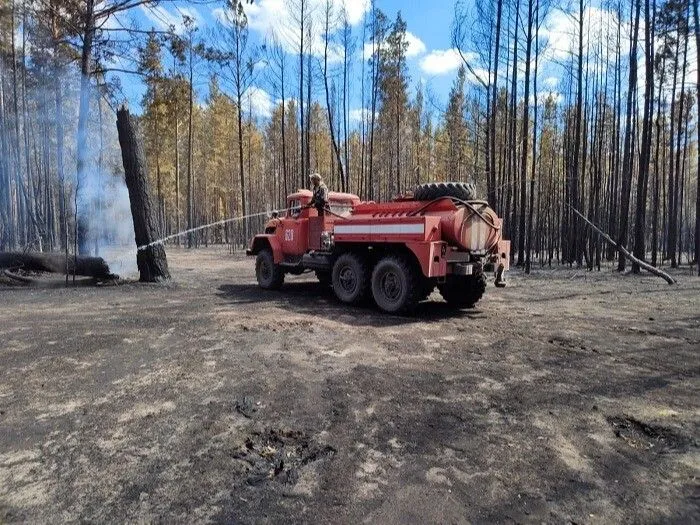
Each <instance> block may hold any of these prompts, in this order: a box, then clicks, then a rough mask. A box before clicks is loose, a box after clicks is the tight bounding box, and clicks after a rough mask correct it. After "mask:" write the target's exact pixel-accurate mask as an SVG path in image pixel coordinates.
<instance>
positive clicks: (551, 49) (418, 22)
mask: <svg viewBox="0 0 700 525" xmlns="http://www.w3.org/2000/svg"><path fill="white" fill-rule="evenodd" d="M330 1H331V3H332V4H333V7H334V9H335V12H336V13H340V12H342V11H343V10H344V12H345V13H347V18H348V21H349V23H350V24H351V26H352V32H353V38H356V39H357V41H358V43H357V46H356V50H355V54H354V60H353V64H352V67H353V68H354V71H353V72H352V73H351V77H350V78H351V79H352V82H351V86H350V89H351V99H350V108H349V109H350V115H351V120H353V117H355V119H354V121H355V122H357V121H358V120H359V119H358V118H357V117H359V115H360V114H361V111H362V103H361V100H360V80H359V77H360V67H361V59H362V56H363V50H362V49H360V43H359V41H360V40H361V36H362V23H363V18H364V15H365V13H367V12H368V10H369V8H370V3H369V2H370V0H330ZM464 1H465V2H467V4H466V5H467V12H469V10H470V9H471V10H472V12H473V6H470V4H469V3H468V2H471V1H472V0H464ZM306 2H307V4H310V5H311V9H312V13H313V14H311V15H309V17H308V18H309V19H311V20H312V21H314V22H313V23H314V24H315V25H316V27H318V30H317V31H316V32H317V36H316V37H315V39H314V40H313V46H312V54H313V55H314V56H315V57H316V59H318V60H320V59H321V58H322V51H323V43H324V40H323V39H322V37H321V33H322V20H323V7H324V6H325V2H326V0H306ZM294 4H295V0H255V2H254V4H252V5H251V4H247V3H244V9H245V11H246V13H247V15H248V19H249V27H250V35H251V43H252V44H260V43H262V42H263V41H264V40H265V39H266V38H269V37H270V36H271V35H272V34H273V33H275V34H277V35H278V36H279V38H280V39H281V41H282V42H283V46H284V47H286V49H287V50H288V51H289V53H290V55H289V62H288V71H289V75H288V86H289V91H290V92H291V93H289V94H292V96H293V93H294V92H295V90H296V89H298V88H297V87H296V82H297V81H296V78H297V73H296V68H297V66H296V58H295V53H296V50H297V49H298V42H297V41H296V38H297V35H298V27H297V24H296V22H295V20H294V14H293V13H294V11H293V8H292V7H290V6H292V5H294ZM376 6H377V8H379V9H381V10H382V11H383V12H384V13H385V14H386V15H387V17H388V19H389V20H391V21H393V20H394V19H395V17H396V13H397V12H398V11H399V10H400V11H401V14H402V16H403V18H404V20H405V21H406V25H407V40H408V43H409V47H408V53H407V55H408V57H407V64H408V70H409V76H410V87H411V91H412V92H413V91H414V90H415V88H416V86H417V85H418V83H422V84H423V85H424V86H425V91H426V93H427V97H426V98H427V100H426V104H427V107H428V109H429V110H431V111H432V112H433V113H434V114H435V116H436V117H437V116H438V115H439V112H440V111H441V108H443V107H444V106H445V104H446V101H447V97H448V93H449V90H450V87H451V86H452V83H453V81H454V78H455V76H456V74H457V69H458V68H459V66H460V65H461V59H460V57H459V54H458V53H457V52H456V50H455V49H452V46H451V26H452V20H453V16H454V2H453V0H432V1H431V2H430V3H429V7H427V6H426V3H425V2H417V1H411V2H404V1H400V0H376ZM600 6H601V4H600V1H599V0H592V1H590V2H588V3H587V6H586V8H585V13H584V22H585V30H586V34H585V36H586V38H587V44H584V46H587V45H588V43H590V46H591V52H593V51H594V49H595V50H596V51H597V50H598V47H599V45H600V44H601V43H602V45H604V46H608V48H609V49H610V50H611V51H612V48H613V46H614V38H613V35H614V34H615V32H616V30H617V27H618V25H620V21H619V20H618V19H617V16H616V15H615V14H614V13H613V12H611V11H609V10H607V9H605V8H602V7H600ZM222 7H223V2H215V1H211V2H208V3H205V4H203V3H190V2H187V1H182V0H173V1H162V2H161V3H160V4H159V5H158V6H157V7H144V6H142V7H140V8H137V9H134V10H132V12H131V13H129V15H128V16H129V17H130V18H131V19H132V20H133V21H134V22H136V23H137V24H138V25H139V26H140V27H141V28H143V29H148V28H150V27H154V28H156V29H159V30H166V29H168V27H170V26H174V28H175V30H176V31H178V32H181V31H182V18H183V15H187V16H190V17H192V18H193V19H194V20H195V21H196V24H197V26H198V27H199V28H200V33H201V34H203V35H206V34H207V33H208V32H210V31H211V30H212V29H213V28H214V27H215V26H216V24H217V20H220V19H222V16H221V15H222ZM503 16H504V21H503V26H504V27H503V32H504V33H503V37H502V38H505V30H506V25H507V20H506V17H507V13H506V11H505V9H504V15H503ZM577 18H578V17H577V14H576V13H573V15H572V13H571V12H569V11H568V10H567V9H566V8H564V7H562V6H559V5H558V4H553V5H552V7H551V8H550V11H549V13H548V15H547V17H546V22H545V23H544V24H543V27H542V28H541V30H540V57H541V58H540V61H539V74H538V91H539V97H538V99H539V100H540V101H541V100H543V98H544V96H546V95H547V94H549V93H551V94H553V95H554V96H555V97H557V98H560V97H561V95H560V91H564V90H565V86H562V85H560V78H561V77H562V64H563V63H564V62H566V61H567V60H569V58H570V56H571V50H572V49H573V48H575V46H576V45H577V36H576V31H577ZM109 23H114V21H110V22H109ZM122 23H124V21H122ZM307 26H308V24H307ZM476 26H477V23H476V21H475V20H469V21H468V23H467V28H468V30H469V31H472V30H476ZM621 27H622V35H623V38H622V41H621V48H622V49H623V50H625V49H627V48H628V42H629V40H628V38H627V37H628V34H629V23H628V22H627V21H626V20H623V21H622V24H621ZM339 29H340V27H338V31H337V32H336V34H335V36H333V35H332V37H331V42H332V43H331V56H333V55H334V48H333V46H336V48H335V51H336V53H335V56H336V57H337V58H339V57H340V55H339V54H338V53H337V51H338V49H339V48H338V47H337V46H339V39H338V36H339V32H340V31H339ZM640 34H641V35H643V28H640ZM471 37H472V35H469V36H468V38H467V44H466V45H465V46H464V47H465V49H463V52H464V54H465V55H466V56H467V57H469V60H470V62H471V63H472V65H473V66H474V67H475V69H476V73H477V74H478V75H479V76H481V77H482V78H483V79H486V77H487V73H486V71H485V70H484V69H483V67H484V66H483V64H481V63H480V62H479V60H478V55H477V53H476V51H477V49H476V47H475V44H473V43H472V38H471ZM502 41H503V40H502ZM640 49H641V50H643V46H642V45H641V43H640ZM533 53H534V49H533ZM623 53H624V51H623ZM533 60H534V58H533ZM638 63H639V65H640V68H643V60H640V61H638ZM691 63H692V61H691ZM524 66H525V64H524V60H523V58H522V56H521V57H520V58H519V67H520V70H521V71H524ZM333 67H334V66H331V68H333ZM335 67H337V65H336V66H335ZM317 71H318V70H317ZM502 71H503V70H502ZM336 72H337V70H336ZM521 78H522V76H521ZM639 78H640V79H643V78H644V75H643V69H642V70H640V72H639ZM467 80H468V82H469V83H470V85H471V86H472V87H474V86H477V85H478V83H477V82H476V80H475V78H474V77H473V76H471V75H468V76H467ZM500 80H501V82H502V81H503V75H502V74H501V76H500ZM207 83H208V79H207V78H200V79H199V80H198V82H197V84H196V86H197V89H198V91H199V93H198V94H199V97H200V100H203V98H204V96H205V95H206V86H207ZM122 84H123V86H124V89H123V92H124V95H125V97H126V98H127V100H128V102H129V105H130V106H131V107H132V108H139V105H140V104H139V103H140V99H141V95H142V93H143V85H142V82H141V80H140V79H139V78H138V77H133V76H122ZM316 89H317V94H316V98H318V99H320V100H322V101H325V98H324V94H323V91H322V83H321V82H320V80H319V81H317V87H316ZM641 91H643V90H641V89H640V92H641ZM289 94H288V96H289ZM249 95H250V96H249V100H250V103H251V105H252V107H253V111H254V112H255V114H256V115H257V116H258V117H259V118H265V117H266V116H267V115H269V113H270V110H271V108H272V106H273V104H275V102H276V101H277V98H276V94H275V93H274V92H273V89H272V88H271V85H270V83H269V82H266V81H265V76H264V75H260V76H259V78H258V81H257V85H256V86H255V88H253V89H251V92H250V93H249Z"/></svg>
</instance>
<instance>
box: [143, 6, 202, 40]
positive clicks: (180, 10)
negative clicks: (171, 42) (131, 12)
mask: <svg viewBox="0 0 700 525" xmlns="http://www.w3.org/2000/svg"><path fill="white" fill-rule="evenodd" d="M141 11H143V14H144V15H145V16H146V18H148V20H150V21H151V23H152V26H153V27H154V28H155V29H158V30H160V31H168V30H170V29H171V28H173V29H174V30H175V32H176V33H183V32H184V31H185V17H189V18H191V19H192V20H193V21H194V25H195V26H201V25H203V23H204V20H203V18H202V15H201V14H200V13H199V11H197V10H196V9H195V8H193V7H177V6H175V7H174V9H173V11H170V10H169V9H166V8H165V7H163V6H159V5H155V6H147V5H142V6H141Z"/></svg>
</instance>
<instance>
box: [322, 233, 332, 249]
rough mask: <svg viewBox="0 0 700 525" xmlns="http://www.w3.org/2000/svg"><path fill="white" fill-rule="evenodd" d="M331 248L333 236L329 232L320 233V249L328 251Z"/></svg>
mask: <svg viewBox="0 0 700 525" xmlns="http://www.w3.org/2000/svg"><path fill="white" fill-rule="evenodd" d="M332 246H333V235H332V234H331V232H321V249H322V250H330V249H331V247H332Z"/></svg>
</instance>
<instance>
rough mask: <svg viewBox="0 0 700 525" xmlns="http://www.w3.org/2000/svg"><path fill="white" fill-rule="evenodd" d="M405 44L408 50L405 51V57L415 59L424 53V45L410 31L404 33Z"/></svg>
mask: <svg viewBox="0 0 700 525" xmlns="http://www.w3.org/2000/svg"><path fill="white" fill-rule="evenodd" d="M406 42H408V48H407V49H406V56H407V57H409V58H410V57H416V56H418V55H422V54H423V53H425V44H424V43H423V41H422V40H421V39H420V38H418V37H417V36H416V35H414V34H413V33H411V32H410V31H406Z"/></svg>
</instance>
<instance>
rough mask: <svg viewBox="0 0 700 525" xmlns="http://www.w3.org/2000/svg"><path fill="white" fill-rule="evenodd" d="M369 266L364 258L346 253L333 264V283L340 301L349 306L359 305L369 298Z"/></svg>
mask: <svg viewBox="0 0 700 525" xmlns="http://www.w3.org/2000/svg"><path fill="white" fill-rule="evenodd" d="M369 279H370V277H369V266H368V265H367V261H366V260H365V258H364V257H362V256H361V255H359V254H356V253H351V252H348V253H344V254H342V255H341V256H340V257H338V258H337V259H336V261H335V263H334V264H333V272H332V274H331V281H332V283H333V291H334V292H335V295H336V297H337V298H338V299H340V300H341V301H342V302H344V303H347V304H358V303H360V302H362V301H363V300H364V299H365V298H366V297H367V292H368V290H369V282H370V281H369Z"/></svg>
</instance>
